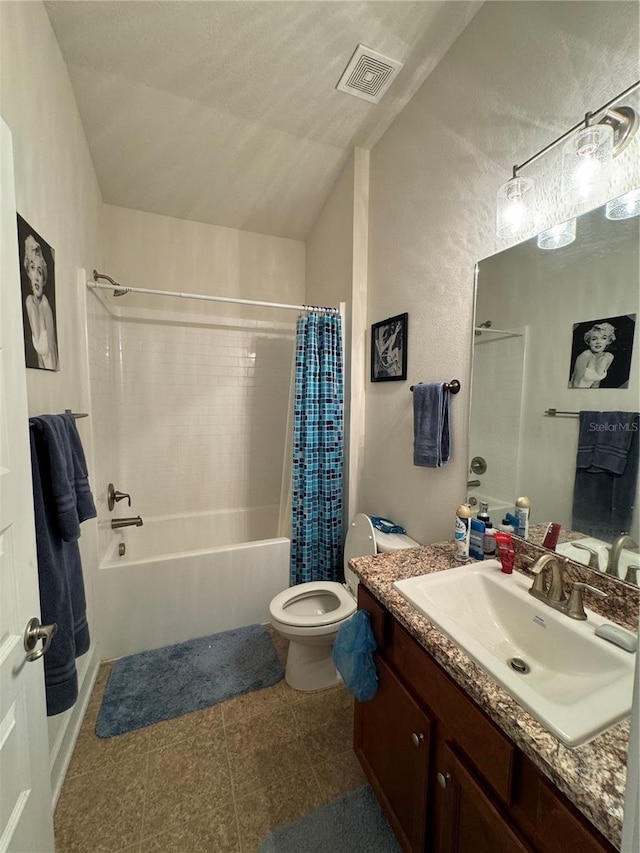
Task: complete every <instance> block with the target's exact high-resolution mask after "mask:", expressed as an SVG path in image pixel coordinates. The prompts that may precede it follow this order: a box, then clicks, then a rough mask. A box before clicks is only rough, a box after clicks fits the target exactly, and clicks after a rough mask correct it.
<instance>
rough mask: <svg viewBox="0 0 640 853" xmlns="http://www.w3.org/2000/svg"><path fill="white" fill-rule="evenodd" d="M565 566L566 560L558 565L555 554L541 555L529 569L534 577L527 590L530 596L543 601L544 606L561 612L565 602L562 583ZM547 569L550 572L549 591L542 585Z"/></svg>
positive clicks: (565, 597)
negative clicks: (546, 605)
mask: <svg viewBox="0 0 640 853" xmlns="http://www.w3.org/2000/svg"><path fill="white" fill-rule="evenodd" d="M565 564H566V560H563V561H562V563H560V562H559V561H558V558H557V557H556V555H555V554H543V555H542V557H539V558H538V559H537V560H536V562H535V563H534V564H533V566H532V567H531V571H532V572H533V573H534V575H535V576H536V577H535V580H534V581H533V585H532V586H531V589H530V590H529V593H530V595H532V596H533V597H534V598H538V599H540V601H544V602H545V604H548V605H549V606H550V607H553V608H554V609H555V610H561V609H562V608H563V607H564V605H565V604H566V602H567V596H566V594H565V591H564V585H563V583H562V579H563V576H564V567H565ZM547 569H549V570H550V571H551V584H550V585H549V589H546V588H545V585H544V572H545V570H547Z"/></svg>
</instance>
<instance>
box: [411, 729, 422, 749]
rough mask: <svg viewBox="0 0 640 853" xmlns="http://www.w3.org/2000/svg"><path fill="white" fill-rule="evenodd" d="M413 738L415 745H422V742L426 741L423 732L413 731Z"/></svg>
mask: <svg viewBox="0 0 640 853" xmlns="http://www.w3.org/2000/svg"><path fill="white" fill-rule="evenodd" d="M411 740H412V741H413V745H414V746H420V744H421V743H423V742H424V735H423V734H422V732H413V734H412V735H411Z"/></svg>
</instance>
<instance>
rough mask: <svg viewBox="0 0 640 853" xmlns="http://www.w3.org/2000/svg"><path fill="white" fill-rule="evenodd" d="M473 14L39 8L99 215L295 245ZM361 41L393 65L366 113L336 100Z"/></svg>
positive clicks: (356, 8)
mask: <svg viewBox="0 0 640 853" xmlns="http://www.w3.org/2000/svg"><path fill="white" fill-rule="evenodd" d="M480 6H481V3H480V2H472V0H422V2H403V0H397V2H359V0H341V1H340V0H338V2H315V0H289V1H288V2H260V0H258V2H253V0H235V1H234V0H231V1H230V2H222V0H207V2H195V1H194V2H180V0H160V1H159V2H158V0H141V1H140V0H132V2H113V0H106V2H103V0H95V2H94V0H88V2H85V0H75V2H48V3H46V7H47V11H48V13H49V17H50V19H51V22H52V25H53V28H54V30H55V33H56V36H57V38H58V42H59V43H60V48H61V50H62V54H63V56H64V59H65V62H66V63H67V67H68V69H69V74H70V77H71V82H72V84H73V88H74V90H75V94H76V98H77V101H78V106H79V109H80V115H81V118H82V122H83V125H84V130H85V133H86V136H87V140H88V142H89V148H90V150H91V156H92V158H93V163H94V166H95V169H96V173H97V175H98V180H99V182H100V187H101V190H102V195H103V198H104V200H105V202H107V203H109V204H115V205H121V206H122V207H129V208H135V209H138V210H144V211H148V212H152V213H160V214H164V215H167V216H174V217H178V218H181V219H191V220H197V221H200V222H208V223H211V224H215V225H226V226H228V227H231V228H241V229H245V230H249V231H257V232H261V233H264V234H273V235H276V236H282V237H291V238H294V239H305V237H306V236H307V234H308V232H309V230H310V228H311V227H312V225H313V223H314V221H315V219H316V217H317V215H318V214H319V212H320V210H321V209H322V205H323V204H324V201H325V199H326V197H327V195H328V193H329V191H330V190H331V187H332V186H333V183H334V182H335V180H336V178H337V176H338V175H339V173H340V170H341V169H342V167H343V165H344V163H345V161H346V159H347V157H348V155H349V152H350V151H351V150H352V149H353V147H354V146H360V147H363V148H371V147H372V146H373V145H374V144H375V142H376V141H377V140H378V139H379V138H380V136H381V135H382V134H383V133H384V131H385V130H386V129H387V127H388V126H389V125H390V124H391V122H392V121H393V119H394V118H395V116H396V115H397V114H398V113H399V112H400V110H401V109H402V108H403V107H404V105H405V104H406V103H407V101H408V100H409V99H410V98H411V96H412V95H413V94H414V93H415V91H416V90H417V89H418V87H419V86H420V84H421V83H422V82H423V81H424V79H425V78H426V77H427V75H428V74H429V73H430V72H431V71H432V70H433V68H434V67H435V65H436V64H437V63H438V61H439V60H440V59H441V58H442V56H443V55H444V54H445V52H446V51H447V50H448V48H449V47H450V46H451V44H452V43H453V41H454V40H455V39H456V38H457V36H458V35H459V34H460V33H461V32H462V30H463V29H464V27H465V26H466V25H467V24H468V23H469V21H470V20H471V18H472V17H473V15H474V14H475V13H476V12H477V10H478V9H479V8H480ZM359 43H363V44H365V45H366V46H367V47H371V48H373V49H374V50H377V51H379V52H381V53H383V54H386V55H387V56H389V57H391V58H392V59H397V60H400V61H401V62H403V63H404V68H403V69H402V70H401V72H400V74H399V75H398V77H397V79H396V80H395V81H394V82H393V83H392V85H391V88H390V89H389V91H388V92H387V94H386V95H385V96H384V98H383V99H382V101H381V103H380V104H377V105H374V104H370V103H367V102H366V101H363V100H359V99H357V98H354V97H352V96H351V95H347V94H344V93H342V92H339V91H337V90H336V88H335V85H336V83H337V82H338V80H339V78H340V75H341V74H342V71H343V69H344V67H345V65H346V64H347V62H348V60H349V59H350V57H351V55H352V53H353V51H354V50H355V48H356V46H357V45H358V44H359Z"/></svg>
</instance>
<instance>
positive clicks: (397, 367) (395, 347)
mask: <svg viewBox="0 0 640 853" xmlns="http://www.w3.org/2000/svg"><path fill="white" fill-rule="evenodd" d="M408 318H409V315H408V314H398V315H396V316H395V317H389V319H388V320H382V321H381V322H380V323H374V324H373V326H371V381H372V382H393V381H394V380H397V379H406V378H407V320H408Z"/></svg>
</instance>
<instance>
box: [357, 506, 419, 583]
mask: <svg viewBox="0 0 640 853" xmlns="http://www.w3.org/2000/svg"><path fill="white" fill-rule="evenodd" d="M419 545H420V543H419V542H416V541H415V540H414V539H412V538H411V537H410V536H407V535H406V533H383V532H382V531H381V530H376V529H375V527H374V526H373V524H372V523H371V519H370V518H369V516H368V515H365V514H364V513H363V512H361V513H359V514H358V515H356V517H355V518H354V520H353V521H352V522H351V524H350V525H349V532H348V533H347V540H346V542H345V543H344V579H345V581H346V583H347V586H348V587H349V589H350V590H351V592H352V593H353V595H354V596H355V595H356V591H357V588H358V578H357V576H356V575H355V574H354V572H352V571H351V569H350V568H349V560H352V559H354V557H371V556H373V555H374V554H385V553H389V552H390V551H399V550H401V549H402V548H417V547H419Z"/></svg>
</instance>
